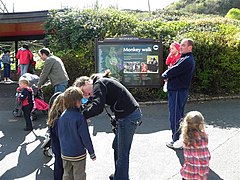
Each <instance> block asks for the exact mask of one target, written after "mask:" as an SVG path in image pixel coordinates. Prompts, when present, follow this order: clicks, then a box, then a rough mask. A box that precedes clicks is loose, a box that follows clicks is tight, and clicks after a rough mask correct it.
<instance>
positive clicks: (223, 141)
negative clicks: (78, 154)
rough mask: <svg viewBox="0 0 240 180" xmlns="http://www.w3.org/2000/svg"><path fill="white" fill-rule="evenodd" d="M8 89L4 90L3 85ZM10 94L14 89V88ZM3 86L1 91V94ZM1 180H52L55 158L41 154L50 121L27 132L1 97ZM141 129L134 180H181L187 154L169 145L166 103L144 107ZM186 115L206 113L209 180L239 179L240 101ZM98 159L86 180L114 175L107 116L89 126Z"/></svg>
mask: <svg viewBox="0 0 240 180" xmlns="http://www.w3.org/2000/svg"><path fill="white" fill-rule="evenodd" d="M4 86H6V85H4ZM11 86H13V87H12V90H11V91H9V93H10V94H14V92H15V89H14V88H15V86H14V85H11ZM3 88H5V87H3V85H2V84H0V92H3V91H2V90H3ZM0 95H1V96H0V179H1V180H12V179H22V180H35V179H37V180H51V179H53V176H52V173H53V172H52V169H53V158H47V157H45V156H44V155H43V154H42V150H41V149H40V146H41V143H42V142H43V140H44V135H45V132H46V129H47V128H46V123H45V122H46V119H47V116H46V115H44V114H43V113H41V112H38V114H37V116H38V119H37V120H36V121H34V127H35V130H34V131H33V132H30V133H29V132H25V131H23V128H24V119H23V118H14V117H13V116H12V113H11V111H12V109H13V105H14V102H15V100H14V95H13V96H11V97H8V96H3V94H2V93H1V94H0ZM141 108H142V111H143V115H144V116H143V124H142V125H141V126H140V127H139V128H138V129H137V133H136V134H135V136H134V140H133V144H132V150H131V155H130V157H131V158H130V178H131V180H167V179H170V180H180V179H181V177H180V174H179V169H180V168H181V164H182V163H183V161H184V158H183V151H182V150H178V151H174V150H171V149H169V148H167V147H166V146H165V142H166V141H168V140H169V138H170V136H171V132H170V131H169V122H168V111H167V104H155V105H148V104H145V105H144V104H142V105H141ZM186 110H187V111H190V110H198V111H200V112H202V114H203V116H204V117H205V119H206V122H207V128H206V131H207V133H208V134H209V149H210V151H211V155H212V159H211V161H210V175H209V179H210V180H220V179H224V180H238V179H240V111H239V110H240V99H229V100H213V101H200V102H190V103H188V104H187V107H186ZM89 129H90V132H91V135H92V140H93V144H94V147H95V151H96V155H97V160H96V161H91V160H90V159H89V157H88V159H87V167H86V169H87V180H107V179H108V176H109V174H111V173H112V172H113V171H114V166H113V150H112V148H111V143H112V140H113V137H114V135H113V133H112V132H111V127H110V123H109V120H108V117H107V115H105V114H104V113H103V114H102V115H100V116H98V117H96V118H93V119H92V121H91V124H90V126H89Z"/></svg>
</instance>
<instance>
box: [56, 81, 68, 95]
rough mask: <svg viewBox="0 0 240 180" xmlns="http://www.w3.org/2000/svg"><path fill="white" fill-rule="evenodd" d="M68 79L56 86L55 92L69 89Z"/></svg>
mask: <svg viewBox="0 0 240 180" xmlns="http://www.w3.org/2000/svg"><path fill="white" fill-rule="evenodd" d="M67 86H68V81H64V82H62V83H60V84H57V85H55V86H54V93H56V92H64V91H65V90H66V89H67Z"/></svg>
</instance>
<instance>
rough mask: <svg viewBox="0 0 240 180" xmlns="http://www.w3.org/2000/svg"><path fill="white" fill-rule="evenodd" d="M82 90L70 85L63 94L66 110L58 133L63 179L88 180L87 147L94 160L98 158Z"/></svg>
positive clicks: (59, 124) (59, 123)
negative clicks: (83, 111)
mask: <svg viewBox="0 0 240 180" xmlns="http://www.w3.org/2000/svg"><path fill="white" fill-rule="evenodd" d="M82 97H83V95H82V91H81V90H80V89H79V88H78V87H69V88H68V89H67V90H66V91H65V92H64V95H63V101H64V107H65V109H66V110H65V111H64V112H63V113H62V115H61V116H60V118H59V121H58V135H59V141H60V147H61V156H62V161H63V169H64V173H63V180H65V179H81V180H86V172H85V167H86V156H87V153H86V149H87V150H88V153H89V155H90V158H91V159H92V160H96V156H95V153H94V149H93V145H92V140H91V137H90V134H89V130H88V124H87V121H86V119H85V118H84V116H83V115H82V113H81V112H80V107H81V104H82Z"/></svg>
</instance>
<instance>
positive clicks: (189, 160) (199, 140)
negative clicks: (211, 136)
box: [180, 133, 211, 180]
mask: <svg viewBox="0 0 240 180" xmlns="http://www.w3.org/2000/svg"><path fill="white" fill-rule="evenodd" d="M203 135H204V137H201V136H200V134H199V133H195V140H194V141H193V143H192V145H189V146H187V145H186V144H183V151H184V158H185V161H184V164H183V166H182V168H181V170H180V173H181V175H182V177H183V178H184V179H191V180H206V179H207V175H208V172H209V160H210V158H211V155H210V152H209V150H208V138H207V135H206V133H203Z"/></svg>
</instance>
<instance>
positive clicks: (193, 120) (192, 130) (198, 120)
mask: <svg viewBox="0 0 240 180" xmlns="http://www.w3.org/2000/svg"><path fill="white" fill-rule="evenodd" d="M181 130H182V134H183V142H184V144H186V145H187V146H190V145H194V144H193V142H194V141H196V138H197V137H196V133H197V134H199V135H200V137H201V138H207V137H206V134H205V122H204V117H203V115H202V114H201V113H200V112H198V111H190V112H188V113H187V114H186V116H185V117H184V119H183V121H182V123H181Z"/></svg>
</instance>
